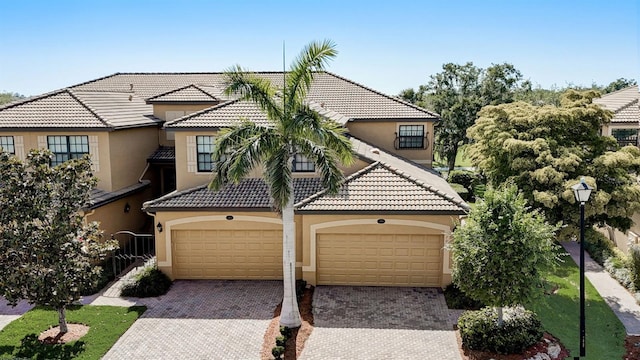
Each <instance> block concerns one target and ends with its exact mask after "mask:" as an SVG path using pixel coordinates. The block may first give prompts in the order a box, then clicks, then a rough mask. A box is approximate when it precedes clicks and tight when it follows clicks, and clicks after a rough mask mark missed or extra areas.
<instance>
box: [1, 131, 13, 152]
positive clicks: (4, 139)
mask: <svg viewBox="0 0 640 360" xmlns="http://www.w3.org/2000/svg"><path fill="white" fill-rule="evenodd" d="M0 149H2V151H5V152H8V153H9V154H14V155H15V153H16V147H15V144H14V143H13V136H0Z"/></svg>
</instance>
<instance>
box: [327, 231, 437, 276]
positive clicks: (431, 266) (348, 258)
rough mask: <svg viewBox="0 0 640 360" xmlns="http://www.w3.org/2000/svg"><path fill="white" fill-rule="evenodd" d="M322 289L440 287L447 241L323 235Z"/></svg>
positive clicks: (425, 237) (414, 236)
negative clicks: (443, 248)
mask: <svg viewBox="0 0 640 360" xmlns="http://www.w3.org/2000/svg"><path fill="white" fill-rule="evenodd" d="M316 244H317V246H316V254H317V259H316V261H317V280H318V284H319V285H368V286H369V285H378V286H440V277H441V272H442V263H441V261H442V260H441V256H442V255H441V249H442V247H443V237H442V236H441V235H429V234H339V233H326V234H324V233H321V234H318V235H317V238H316Z"/></svg>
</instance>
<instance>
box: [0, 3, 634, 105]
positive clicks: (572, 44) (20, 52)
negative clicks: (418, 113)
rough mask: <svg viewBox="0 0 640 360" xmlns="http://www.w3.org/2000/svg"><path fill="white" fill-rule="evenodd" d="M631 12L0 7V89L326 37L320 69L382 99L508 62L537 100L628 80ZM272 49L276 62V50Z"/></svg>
mask: <svg viewBox="0 0 640 360" xmlns="http://www.w3.org/2000/svg"><path fill="white" fill-rule="evenodd" d="M638 3H639V2H638V1H637V0H599V1H592V0H561V1H559V0H548V1H547V0H527V1H524V0H522V1H520V0H510V1H494V0H481V1H456V0H447V1H445V0H441V1H435V0H434V1H432V0H394V1H388V0H386V1H377V0H369V1H359V0H335V1H334V0H327V1H321V0H315V1H306V0H297V1H276V0H263V1H249V0H235V1H233V0H232V1H230V0H226V1H216V0H209V1H205V0H182V1H178V0H173V1H165V0H126V1H124V0H91V1H90V0H82V1H68V0H56V1H51V0H46V1H45V0H43V1H36V0H20V1H15V0H0V33H1V34H2V35H1V36H0V91H10V92H17V93H20V94H23V95H28V96H29V95H37V94H41V93H44V92H48V91H52V90H56V89H59V88H63V87H66V86H71V85H74V84H77V83H81V82H85V81H88V80H92V79H96V78H99V77H103V76H107V75H110V74H113V73H116V72H218V71H224V70H226V69H228V68H229V67H230V66H232V65H235V64H240V65H241V66H242V67H244V68H246V69H249V70H255V71H277V70H282V68H283V53H284V55H285V63H286V64H287V66H288V64H289V63H290V62H291V60H293V59H294V58H295V56H296V55H297V54H298V52H299V51H300V50H301V49H302V47H303V46H304V45H306V44H307V43H309V42H310V41H312V40H323V39H331V40H333V41H334V42H335V43H336V44H337V48H338V51H339V54H338V56H337V57H336V58H335V59H334V60H333V61H332V62H331V64H330V65H329V67H328V70H329V71H331V72H333V73H336V74H338V75H340V76H343V77H346V78H348V79H351V80H353V81H356V82H359V83H361V84H363V85H366V86H368V87H371V88H373V89H376V90H378V91H382V92H384V93H387V94H390V95H395V94H398V93H399V92H400V91H401V90H403V89H406V88H417V87H418V86H419V85H421V84H426V83H427V82H428V81H429V77H430V76H431V75H433V74H436V73H438V72H440V71H441V70H442V65H443V64H445V63H458V64H464V63H466V62H473V63H474V64H475V65H476V66H479V67H482V68H486V67H488V66H490V65H491V64H499V63H505V62H507V63H511V64H513V65H514V66H515V67H516V68H517V69H518V70H520V71H521V72H522V74H523V76H524V78H525V79H529V80H530V81H531V82H532V83H533V84H537V85H540V86H542V87H545V88H548V87H551V86H557V87H563V86H567V85H585V86H588V85H591V84H592V83H597V84H608V83H610V82H611V81H613V80H615V79H617V78H620V77H624V78H632V79H636V80H640V65H639V62H638V58H639V52H640V50H639V49H640V45H639V43H638V41H639V32H640V31H639V19H640V5H639V4H638ZM283 44H284V52H283Z"/></svg>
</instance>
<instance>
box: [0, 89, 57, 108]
mask: <svg viewBox="0 0 640 360" xmlns="http://www.w3.org/2000/svg"><path fill="white" fill-rule="evenodd" d="M67 90H68V88H62V89H57V90H53V91H49V92H46V93H44V94H40V95H36V96H31V97H28V98H26V99H20V100H16V101H12V102H10V103H7V104H4V105H0V111H3V110H6V109H10V108H12V107H15V106H18V105H22V104H26V103H30V102H33V101H36V100H42V99H46V98H48V97H51V96H54V95H58V94H61V93H63V92H65V91H67Z"/></svg>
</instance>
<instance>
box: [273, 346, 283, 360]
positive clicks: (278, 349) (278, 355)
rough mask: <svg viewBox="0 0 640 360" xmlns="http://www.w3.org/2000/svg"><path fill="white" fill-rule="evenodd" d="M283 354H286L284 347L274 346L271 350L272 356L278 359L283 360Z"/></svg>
mask: <svg viewBox="0 0 640 360" xmlns="http://www.w3.org/2000/svg"><path fill="white" fill-rule="evenodd" d="M282 354H284V346H274V347H273V349H271V355H273V357H274V358H276V359H282Z"/></svg>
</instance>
